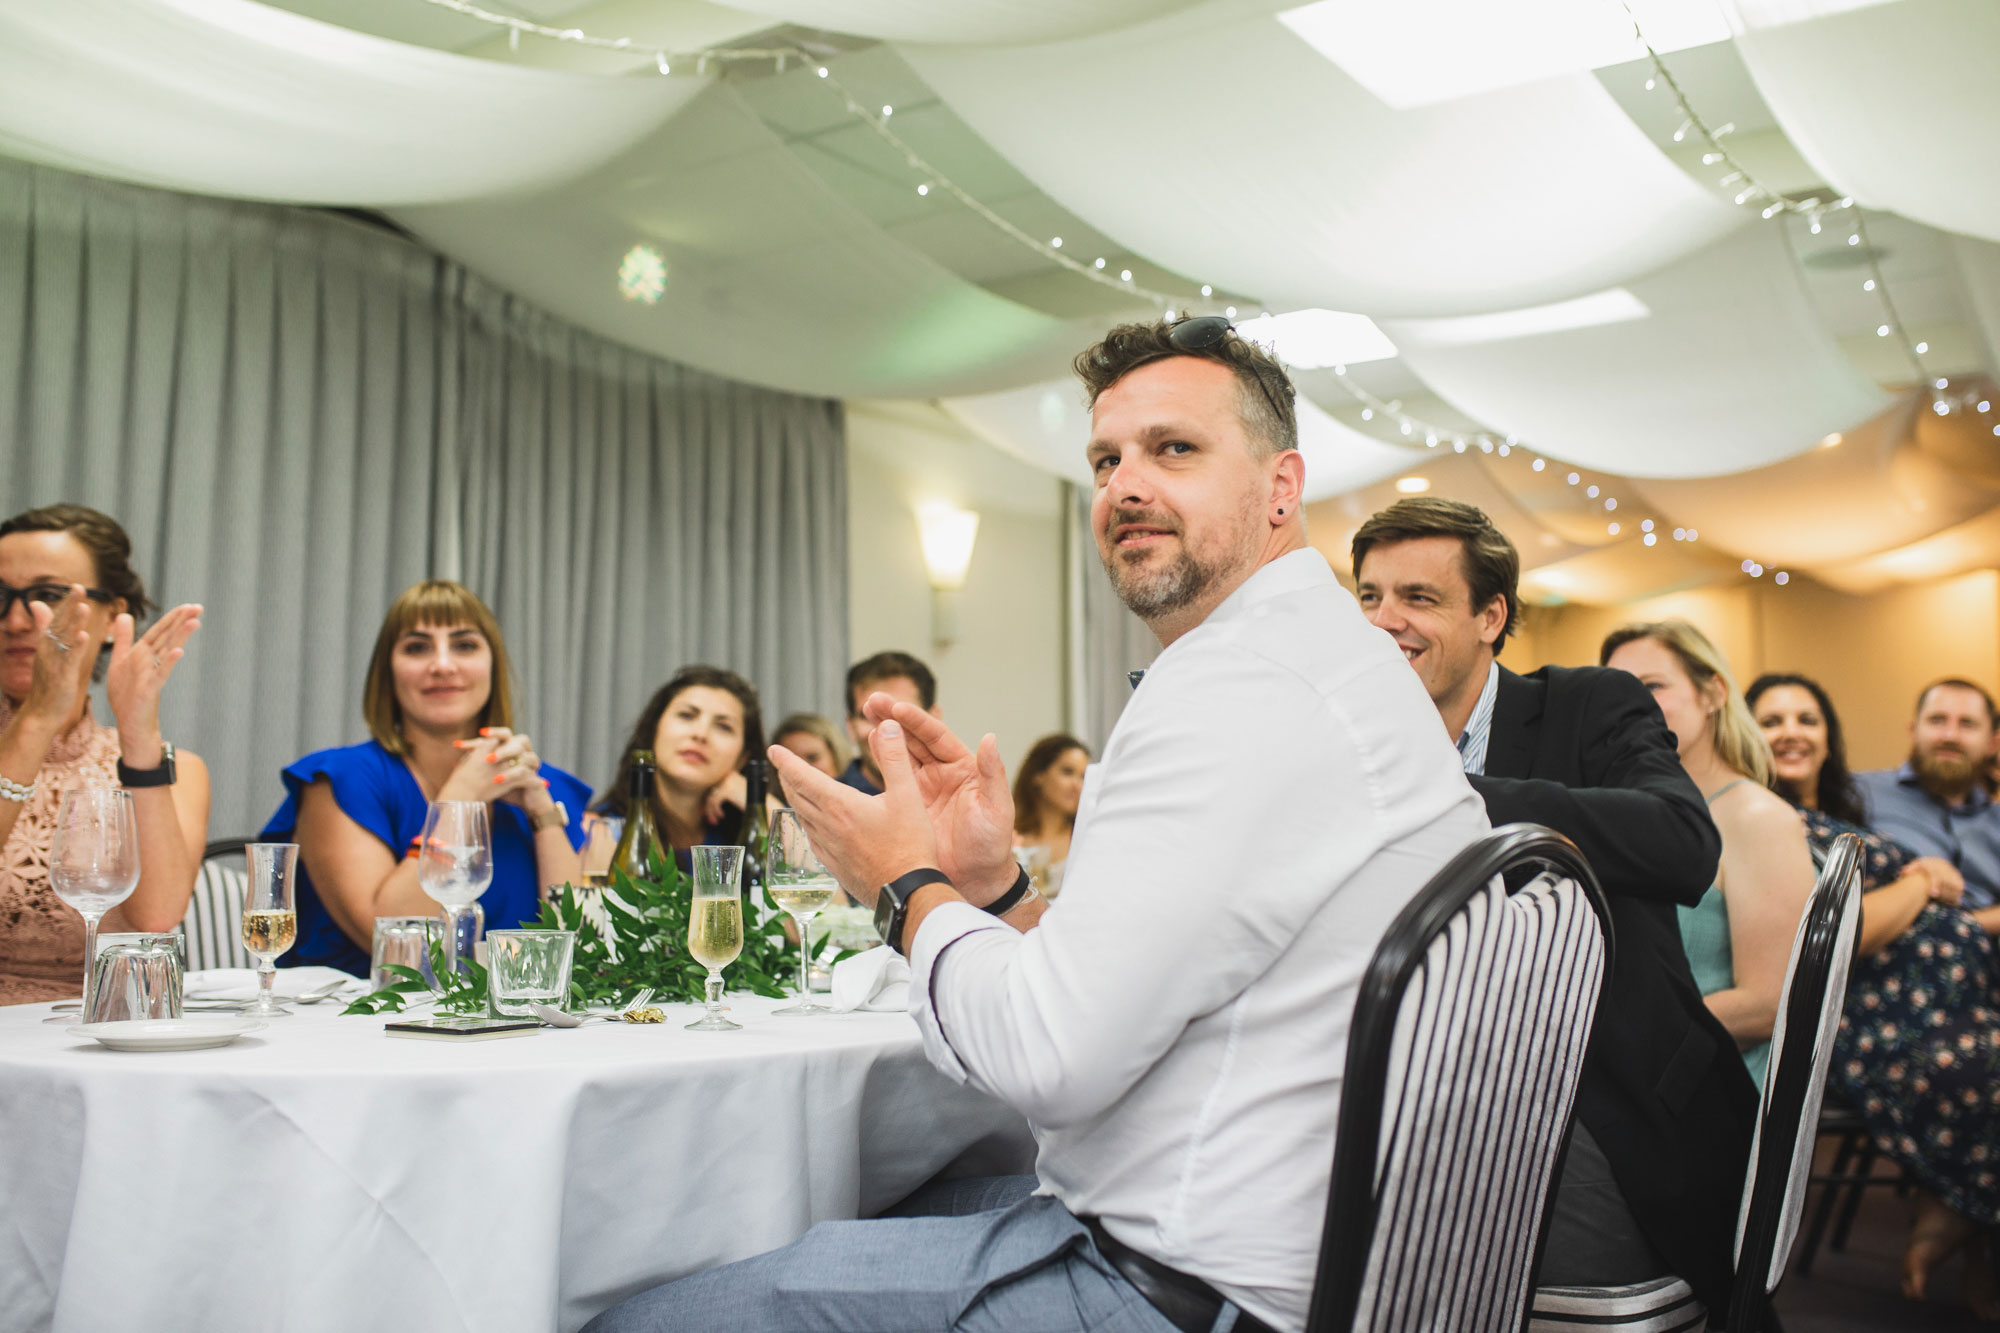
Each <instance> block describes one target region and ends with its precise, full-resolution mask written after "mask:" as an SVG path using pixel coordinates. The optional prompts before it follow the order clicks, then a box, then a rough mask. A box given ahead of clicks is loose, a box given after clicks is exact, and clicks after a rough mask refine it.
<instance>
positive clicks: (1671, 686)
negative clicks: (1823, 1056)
mask: <svg viewBox="0 0 2000 1333" xmlns="http://www.w3.org/2000/svg"><path fill="white" fill-rule="evenodd" d="M1598 660H1599V661H1600V662H1601V663H1602V664H1603V665H1605V666H1609V667H1615V668H1617V669H1619V670H1622V671H1629V672H1631V673H1632V674H1633V675H1635V676H1637V677H1638V678H1639V681H1640V683H1641V684H1643V685H1644V686H1646V688H1647V689H1648V690H1650V691H1651V692H1652V695H1653V698H1654V699H1655V700H1656V701H1657V702H1658V703H1659V705H1660V711H1661V712H1662V713H1663V714H1665V715H1666V719H1667V726H1668V728H1669V729H1670V730H1672V732H1673V733H1674V738H1675V741H1676V743H1677V745H1678V748H1679V750H1680V758H1681V767H1683V768H1685V769H1686V770H1687V774H1688V776H1689V777H1690V778H1692V779H1693V780H1694V784H1695V786H1697V787H1698V788H1700V789H1701V794H1702V796H1703V797H1705V798H1706V799H1707V801H1708V812H1709V814H1710V816H1711V817H1713V818H1714V820H1715V826H1716V828H1717V830H1719V831H1720V832H1721V834H1722V864H1721V866H1720V867H1719V868H1718V870H1717V871H1716V876H1715V886H1714V887H1713V888H1711V889H1710V890H1709V891H1708V893H1707V894H1706V895H1705V896H1704V897H1703V898H1702V900H1701V902H1700V904H1699V905H1697V906H1695V907H1692V908H1689V907H1683V908H1681V909H1679V910H1680V914H1681V944H1682V946H1683V947H1684V948H1685V949H1686V950H1687V956H1688V966H1689V967H1690V968H1691V969H1693V971H1694V977H1695V982H1696V984H1697V985H1699V986H1700V987H1701V991H1702V995H1703V996H1704V997H1705V998H1706V999H1707V1001H1708V1007H1709V1011H1710V1012H1711V1013H1713V1014H1714V1015H1715V1016H1716V1017H1717V1018H1718V1019H1720V1020H1721V1021H1722V1025H1723V1026H1724V1027H1726V1028H1728V1029H1729V1033H1730V1035H1731V1036H1733V1037H1735V1038H1736V1044H1737V1046H1738V1047H1739V1048H1740V1049H1741V1050H1742V1052H1743V1063H1744V1064H1745V1065H1746V1066H1747V1067H1748V1068H1749V1070H1750V1074H1751V1077H1752V1078H1754V1079H1756V1080H1757V1086H1758V1087H1759V1089H1761V1088H1762V1087H1763V1084H1764V1071H1765V1069H1766V1068H1767V1067H1768V1066H1769V1064H1770V1059H1771V1049H1770V1043H1771V1029H1772V1027H1773V1025H1774V1024H1775V1023H1776V1022H1777V1017H1778V1000H1779V997H1780V994H1781V993H1782V991H1783V990H1784V985H1785V968H1786V966H1787V964H1788V963H1789V962H1790V960H1791V953H1792V939H1793V936H1795V935H1796V934H1797V933H1798V927H1799V918H1800V917H1801V916H1803V915H1804V914H1805V909H1806V901H1807V900H1808V899H1809V898H1811V897H1812V888H1813V879H1814V871H1813V861H1812V853H1811V852H1810V851H1809V850H1808V849H1807V846H1806V835H1805V829H1804V827H1803V826H1802V825H1801V824H1800V823H1799V817H1798V816H1797V815H1796V814H1794V813H1793V811H1792V808H1791V806H1789V805H1787V804H1786V803H1785V801H1784V800H1783V799H1782V798H1781V797H1779V796H1778V795H1777V794H1776V793H1774V792H1772V791H1771V790H1770V788H1769V787H1768V786H1766V785H1765V784H1766V783H1767V782H1768V781H1769V779H1770V775H1771V747H1770V745H1769V744H1768V743H1767V742H1766V741H1765V740H1764V733H1763V732H1762V731H1761V730H1759V729H1758V726H1757V723H1756V720H1755V719H1754V718H1752V717H1751V716H1750V710H1749V709H1748V708H1747V707H1745V706H1744V703H1743V700H1742V698H1741V697H1740V696H1738V694H1737V692H1736V685H1735V682H1734V681H1732V680H1731V679H1730V676H1729V668H1728V665H1727V664H1726V663H1725V662H1724V661H1723V659H1722V654H1721V653H1720V652H1719V651H1717V649H1716V647H1715V645H1714V644H1712V643H1710V642H1709V641H1708V638H1707V636H1706V635H1704V634H1703V633H1702V632H1701V631H1700V630H1698V629H1696V628H1695V627H1694V626H1693V625H1690V624H1688V623H1687V622H1686V621H1684V620H1663V621H1659V622H1656V623H1652V624H1640V625H1627V626H1626V627H1625V628H1623V629H1621V630H1618V631H1616V632H1614V633H1613V634H1612V635H1611V636H1610V637H1609V638H1607V639H1605V641H1604V647H1603V649H1602V650H1601V652H1600V653H1599V656H1598Z"/></svg>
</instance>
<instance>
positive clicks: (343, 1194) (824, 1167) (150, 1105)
mask: <svg viewBox="0 0 2000 1333" xmlns="http://www.w3.org/2000/svg"><path fill="white" fill-rule="evenodd" d="M729 1003H730V1004H731V1005H732V1006H733V1008H732V1016H733V1017H735V1018H736V1019H737V1020H738V1021H739V1022H742V1023H744V1024H745V1029H744V1030H743V1031H741V1032H729V1033H704V1032H686V1031H683V1030H682V1027H681V1025H682V1024H683V1023H686V1022H688V1021H690V1020H691V1019H692V1018H693V1017H694V1012H695V1011H694V1010H693V1009H692V1008H691V1007H688V1006H670V1007H669V1008H668V1009H667V1022H666V1023H665V1024H664V1025H647V1026H634V1025H628V1024H615V1025H614V1024H605V1023H591V1024H587V1025H586V1026H584V1027H582V1028H577V1029H574V1030H568V1031H558V1030H544V1031H540V1032H537V1033H534V1034H532V1035H530V1036H527V1037H521V1038H508V1039H503V1040H498V1041H483V1042H474V1043H470V1044H466V1045H446V1044H444V1043H442V1042H434V1041H409V1040H403V1039H399V1038H391V1037H387V1036H384V1035H383V1033H382V1031H381V1028H382V1024H383V1023H384V1022H385V1021H388V1020H387V1019H386V1018H379V1017H378V1018H361V1017H354V1018H349V1017H343V1016H341V1015H339V1013H338V1011H337V1010H336V1009H334V1008H333V1007H332V1006H328V1005H323V1006H320V1007H318V1008H310V1009H305V1008H302V1009H300V1010H299V1011H298V1012H297V1014H296V1016H294V1017H292V1018H289V1019H280V1020H277V1021H276V1022H274V1023H273V1024H272V1025H271V1027H269V1028H268V1029H266V1030H265V1031H263V1032H259V1033H256V1034H254V1035H252V1036H250V1037H246V1038H243V1039H241V1040H240V1041H238V1042H237V1043H236V1044H234V1045H232V1046H226V1047H221V1048H218V1049H214V1050H207V1051H192V1052H180V1053H145V1054H130V1053H118V1052H113V1051H109V1050H105V1049H103V1048H102V1047H99V1046H98V1045H97V1044H95V1043H94V1042H90V1041H87V1040H85V1039H83V1038H79V1037H72V1036H70V1035H68V1033H67V1032H66V1031H65V1030H64V1029H63V1028H62V1027H59V1026H56V1025H53V1024H51V1025H43V1024H42V1023H41V1022H40V1020H41V1019H42V1018H43V1017H44V1016H45V1015H46V1014H47V1013H48V1012H49V1009H48V1006H46V1005H20V1006H14V1007H10V1008H0V1326H4V1327H5V1328H7V1329H10V1330H11V1329H17V1328H19V1329H41V1328H49V1327H53V1328H54V1329H55V1330H56V1331H57V1333H102V1330H105V1329H115V1328H132V1329H145V1330H147V1333H169V1331H170V1330H177V1329H189V1330H195V1329H199V1330H203V1331H204V1333H228V1331H229V1330H237V1329H242V1330H257V1333H266V1331H267V1330H279V1329H283V1330H301V1331H303V1330H320V1329H328V1330H341V1331H342V1333H374V1330H382V1329H411V1330H424V1333H442V1331H443V1330H447V1329H464V1330H468V1333H506V1331H507V1330H515V1329H519V1330H523V1331H524V1333H526V1331H529V1330H532V1331H533V1333H547V1330H549V1329H562V1330H570V1329H574V1328H577V1327H578V1326H579V1325H581V1324H582V1323H583V1322H584V1321H585V1320H587V1319H589V1318H590V1317H591V1316H592V1315H594V1314H596V1313H597V1312H598V1311H599V1310H602V1309H604V1308H605V1307H606V1306H609V1305H611V1304H614V1303H615V1302H617V1301H618V1300H620V1299H622V1298H624V1297H625V1296H628V1295H630V1294H632V1293H633V1292H636V1291H639V1290H642V1289H644V1288H646V1287H650V1286H652V1285H654V1284H656V1283H659V1282H663V1281H666V1280H668V1279H671V1278H675V1277H680V1276H682V1275H685V1274H687V1273H692V1272H696V1271H698V1270H700V1269H704V1268H707V1267H710V1266H711V1265H714V1264H717V1263H722V1262H726V1261H729V1260H733V1259H740V1258H744V1257H746V1256H748V1255H752V1254H757V1253H760V1252H762V1251H764V1250H767V1249H770V1248H772V1247H774V1246H777V1245H782V1244H784V1243H785V1242H787V1241H789V1240H792V1239H793V1238H795V1237H796V1236H798V1235H799V1234H801V1233H802V1232H804V1231H805V1230H806V1229H807V1228H808V1227H810V1226H812V1225H813V1224H814V1223H816V1222H820V1221H824V1220H826V1219H828V1218H842V1217H854V1216H857V1215H865V1214H867V1213H869V1212H872V1211H873V1210H875V1209H878V1208H881V1207H883V1206H885V1205H887V1204H889V1203H891V1202H893V1201H894V1200H896V1199H897V1198H900V1197H901V1196H902V1195H903V1194H905V1193H907V1192H908V1191H909V1190H910V1189H912V1188H914V1187H915V1186H917V1185H918V1184H920V1183H922V1182H923V1181H924V1180H926V1179H928V1178H929V1177H930V1176H932V1175H933V1174H935V1173H936V1172H937V1171H939V1170H940V1169H941V1168H944V1167H945V1166H947V1165H948V1164H956V1169H958V1170H960V1171H962V1172H965V1173H971V1174H987V1173H990V1172H1001V1171H1024V1170H1028V1169H1030V1166H1031V1152H1032V1145H1031V1143H1030V1141H1029V1139H1028V1136H1027V1129H1026V1126H1025V1125H1024V1124H1023V1122H1022V1121H1021V1120H1020V1118H1019V1117H1018V1116H1016V1115H1014V1114H1013V1113H1012V1112H1011V1111H1008V1110H1007V1109H1006V1108H1004V1107H1002V1106H1000V1105H999V1104H998V1103H995V1102H993V1101H990V1100H989V1099H987V1098H985V1097H983V1096H980V1095H979V1094H977V1093H973V1092H969V1091H966V1090H964V1089H961V1088H959V1087H957V1086H955V1085H953V1084H952V1083H950V1082H949V1081H948V1080H946V1079H945V1078H944V1077H943V1076H942V1075H940V1074H938V1073H936V1072H935V1071H934V1070H932V1069H931V1067H930V1066H929V1064H928V1063H926V1062H925V1060H924V1058H923V1054H922V1050H921V1047H920V1042H919V1038H918V1034H917V1031H916V1028H915V1025H914V1024H912V1023H911V1022H910V1020H909V1018H908V1016H907V1015H903V1014H871V1013H856V1014H842V1015H837V1016H834V1017H822V1018H774V1017H770V1016H769V1013H768V1011H769V1010H770V1009H773V1008H775V1007H777V1003H778V1002H776V1001H767V1000H760V999H757V998H754V997H748V996H740V995H738V996H732V997H730V1000H729Z"/></svg>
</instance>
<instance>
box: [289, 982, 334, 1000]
mask: <svg viewBox="0 0 2000 1333" xmlns="http://www.w3.org/2000/svg"><path fill="white" fill-rule="evenodd" d="M346 984H347V982H346V981H345V980H341V981H330V982H328V983H327V984H326V985H324V986H321V987H319V988H318V989H316V990H309V991H307V992H306V993H305V994H303V995H294V996H293V997H292V1003H293V1004H318V1003H319V1002H320V1001H321V1000H324V999H328V998H330V997H331V996H332V995H333V993H334V992H335V991H337V990H339V989H340V988H341V987H342V986H345V985H346Z"/></svg>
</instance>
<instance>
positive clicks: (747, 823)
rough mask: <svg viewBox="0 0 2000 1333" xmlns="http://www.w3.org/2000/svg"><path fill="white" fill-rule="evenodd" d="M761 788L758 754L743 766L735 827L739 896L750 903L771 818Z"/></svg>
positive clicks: (762, 778) (766, 847)
mask: <svg viewBox="0 0 2000 1333" xmlns="http://www.w3.org/2000/svg"><path fill="white" fill-rule="evenodd" d="M764 787H765V776H764V758H763V756H762V755H758V756H757V757H755V758H753V759H751V760H750V762H749V763H748V764H747V765H745V766H744V769H743V820H742V823H741V824H740V825H739V829H738V832H739V837H740V840H741V841H742V843H743V896H744V898H745V899H746V900H747V901H749V902H753V903H754V902H756V901H757V891H758V889H760V888H761V887H762V886H763V883H764V865H765V861H764V858H765V856H766V854H767V853H768V851H769V849H770V841H771V817H770V815H769V814H768V813H766V811H765V809H764Z"/></svg>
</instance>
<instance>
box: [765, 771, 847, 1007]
mask: <svg viewBox="0 0 2000 1333" xmlns="http://www.w3.org/2000/svg"><path fill="white" fill-rule="evenodd" d="M770 847H771V854H770V866H769V869H768V870H767V872H766V874H765V877H764V891H765V892H766V893H768V894H770V895H771V901H772V902H774V903H776V904H777V905H778V906H779V907H781V908H783V909H784V910H785V912H786V913H787V914H788V915H789V916H790V917H791V918H792V920H793V922H794V923H796V924H797V926H798V928H799V1002H798V1003H797V1004H791V1005H786V1006H785V1007H784V1008H783V1009H776V1010H773V1011H772V1012H773V1013H779V1014H830V1013H832V1012H833V1010H831V1009H829V1008H827V1007H826V1006H825V1005H823V1004H814V1003H813V997H812V984H811V982H812V978H811V976H810V971H811V967H812V919H813V918H814V917H816V916H818V915H819V914H820V910H821V909H822V908H824V907H825V906H826V905H827V904H828V903H830V902H832V901H833V895H834V894H835V893H836V892H838V891H839V888H840V886H839V885H838V884H836V883H835V882H834V878H833V872H832V871H830V870H828V869H827V868H826V864H825V863H824V862H822V861H821V860H820V859H819V855H818V853H816V852H814V851H813V849H812V843H810V842H809V841H807V839H806V826H805V823H804V822H803V821H802V820H800V818H799V815H798V812H797V811H796V810H793V809H791V808H790V807H784V808H781V809H780V810H779V811H778V817H777V818H776V819H775V820H773V821H772V823H771V842H770Z"/></svg>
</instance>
